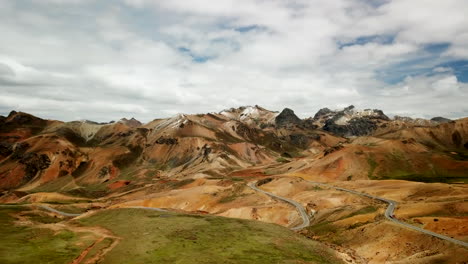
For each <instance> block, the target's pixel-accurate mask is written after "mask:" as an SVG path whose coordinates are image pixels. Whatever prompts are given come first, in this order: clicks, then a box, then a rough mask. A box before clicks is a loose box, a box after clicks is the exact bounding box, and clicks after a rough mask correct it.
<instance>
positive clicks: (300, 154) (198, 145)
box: [0, 106, 468, 263]
mask: <svg viewBox="0 0 468 264" xmlns="http://www.w3.org/2000/svg"><path fill="white" fill-rule="evenodd" d="M307 180H312V181H314V182H325V183H326V182H329V183H330V184H331V185H328V187H325V186H322V185H317V184H316V183H313V182H310V181H307ZM255 182H257V185H258V188H260V189H262V190H263V191H267V192H271V193H272V194H274V195H276V196H274V197H276V198H273V197H272V196H271V195H266V194H265V193H262V192H260V191H257V190H255V189H253V188H251V186H252V184H253V183H255ZM467 182H468V118H462V119H458V120H450V121H448V120H445V119H443V118H434V119H432V120H426V119H418V118H416V119H413V118H408V117H398V116H396V117H394V118H389V117H388V116H387V115H385V114H384V113H383V111H381V110H378V109H365V110H359V109H356V108H355V107H353V106H349V107H346V108H344V109H342V110H330V109H328V108H323V109H321V110H319V111H318V112H317V113H316V114H315V115H314V116H313V117H308V118H305V119H301V118H299V117H298V116H297V115H296V114H295V113H294V111H293V110H292V109H289V108H285V109H283V110H282V111H281V112H276V111H270V110H267V109H265V108H262V107H260V106H243V107H238V108H230V109H226V110H223V111H221V112H219V113H206V114H193V115H190V114H178V115H175V116H173V117H170V118H162V119H154V120H152V121H150V122H148V123H141V122H139V121H138V120H136V119H134V118H132V119H130V120H129V119H126V118H123V119H121V120H119V121H117V122H109V123H97V122H92V121H87V120H82V121H72V122H61V121H56V120H46V119H42V118H40V117H36V116H33V115H30V114H27V113H22V112H15V111H12V112H11V113H10V114H9V115H8V116H6V117H1V116H0V203H9V204H14V203H18V204H21V206H18V207H14V208H13V207H11V208H10V207H8V206H7V207H1V206H0V210H2V213H3V215H5V216H8V217H9V216H10V215H11V217H10V218H11V219H10V218H8V219H10V220H11V221H10V220H8V221H7V222H8V224H7V225H5V226H8V227H11V226H18V229H15V230H19V227H20V225H19V224H25V223H26V224H28V225H29V226H30V227H31V228H36V227H41V228H44V227H46V226H47V227H50V228H64V226H66V225H68V224H70V225H69V227H70V230H76V225H77V224H81V225H83V223H85V224H89V225H91V226H93V227H92V228H90V229H86V227H84V226H81V227H79V228H80V229H79V230H85V229H86V230H89V231H90V233H91V234H94V235H102V234H111V232H109V231H105V232H103V231H99V232H96V230H101V229H102V226H104V227H106V228H107V229H111V230H112V231H113V232H114V231H115V232H116V236H119V237H121V238H123V239H121V238H119V239H116V238H115V236H108V237H107V240H109V239H111V240H112V241H114V242H112V245H114V246H115V245H117V247H118V245H124V244H125V243H130V244H135V241H136V240H132V239H135V238H134V237H137V238H138V239H140V240H138V241H139V242H141V241H143V240H141V237H145V238H146V234H148V232H147V226H148V225H149V224H150V223H151V224H152V225H155V226H159V225H160V224H163V223H164V224H165V225H167V226H168V227H171V228H174V230H172V229H171V231H170V232H169V231H167V234H168V236H167V237H163V238H164V240H166V238H169V239H170V240H171V241H173V242H174V243H180V246H181V247H183V248H184V247H186V246H187V245H188V244H187V243H186V242H187V241H188V242H190V244H192V243H193V244H197V243H195V242H198V241H201V240H200V239H201V237H200V236H201V234H205V235H204V237H205V236H206V237H208V238H210V239H211V238H212V237H214V236H215V237H216V235H217V234H219V233H226V232H228V233H229V232H232V230H233V229H232V228H234V227H235V228H237V229H236V230H243V231H245V232H246V233H248V234H250V235H251V236H252V237H253V238H252V239H256V238H257V237H258V236H259V235H260V234H262V236H264V237H265V236H266V234H269V239H271V241H273V240H274V238H275V237H277V235H280V236H281V237H282V238H292V237H294V239H306V238H307V239H306V240H304V241H308V242H311V241H310V240H316V241H314V242H317V243H319V242H320V243H319V244H317V245H320V247H321V248H325V247H330V249H332V251H333V252H335V253H336V252H339V253H336V254H335V253H333V254H332V255H333V256H341V257H340V258H343V259H344V260H346V261H347V262H348V260H356V261H355V262H351V263H366V262H367V261H368V260H369V261H373V262H375V263H381V262H382V261H385V260H386V259H390V258H391V259H395V260H398V261H400V262H402V263H413V260H414V258H417V259H419V260H421V261H420V262H417V263H431V262H437V261H438V260H440V259H444V260H447V259H448V260H449V261H448V262H453V263H456V262H459V261H460V259H462V257H459V256H462V255H463V252H462V251H460V248H457V247H456V246H453V247H452V245H450V247H449V245H446V244H444V243H450V242H447V241H442V240H440V241H439V240H437V241H435V240H434V238H433V237H430V236H427V235H424V234H420V233H418V232H415V231H412V230H409V229H408V230H407V229H406V228H401V227H398V226H395V225H394V224H393V223H392V224H389V222H388V221H387V220H386V219H387V218H385V217H384V211H385V208H384V205H383V204H381V202H379V201H378V200H375V199H369V198H368V196H366V197H361V196H362V195H356V194H355V193H346V192H343V191H340V190H336V189H334V188H332V187H330V186H335V187H342V188H348V189H351V190H358V191H359V192H362V193H365V194H366V195H368V194H371V195H375V196H379V197H383V198H385V199H392V200H395V201H397V202H398V208H397V210H396V211H395V216H393V217H396V218H397V219H398V220H400V221H405V222H407V223H410V224H417V225H418V226H423V227H424V228H425V229H428V230H432V231H433V232H437V233H440V234H444V235H446V236H450V237H454V238H456V239H458V240H466V238H467V237H466V232H465V231H464V229H463V227H464V226H466V220H465V218H466V217H465V218H463V217H464V216H465V215H466V206H464V201H466V199H467V197H468V194H467V192H466V183H467ZM249 186H250V187H249ZM278 197H284V198H283V199H279V198H278ZM287 201H295V203H293V205H294V206H292V205H291V202H287ZM38 204H42V205H41V206H43V205H47V206H48V207H53V208H54V209H59V210H64V211H65V212H80V213H81V212H86V213H84V214H83V215H82V216H80V217H77V218H74V219H73V220H69V218H70V217H69V216H64V215H61V214H57V213H56V212H46V211H45V210H46V209H44V207H38V206H37V205H38ZM15 206H16V205H15ZM129 207H132V208H129ZM141 207H150V209H154V208H162V209H164V210H168V211H169V212H167V211H162V212H155V211H157V210H160V209H154V210H141V209H138V208H141ZM296 207H297V208H301V207H303V208H304V209H303V210H304V211H305V212H306V214H307V215H308V216H310V217H308V218H309V220H310V226H307V227H305V228H303V229H302V230H300V231H298V234H294V233H293V232H292V231H290V230H287V229H286V228H282V227H280V226H274V225H267V224H264V223H260V222H258V221H262V222H268V223H275V224H277V225H281V226H285V227H289V228H295V227H297V226H299V225H301V224H302V223H303V219H304V217H303V215H302V214H299V213H298V211H297V210H296V209H297V208H296ZM15 208H16V209H15ZM146 209H148V208H146ZM21 210H28V211H24V212H20V211H21ZM170 211H174V212H170ZM175 212H177V215H176V214H175ZM209 215H215V216H217V217H213V216H209ZM110 216H111V217H110ZM129 216H131V218H132V223H133V222H139V223H140V222H141V223H145V224H144V225H143V224H142V225H141V230H139V233H135V232H134V230H133V229H131V230H130V229H128V217H129ZM219 216H221V217H228V218H235V219H222V218H219ZM238 218H243V219H250V220H257V221H255V222H253V221H252V222H239V220H238ZM2 219H3V218H2ZM2 219H0V220H2ZM5 219H7V218H5ZM5 219H3V220H2V221H6V220H5ZM15 219H16V220H15ZM25 219H29V220H28V221H25ZM17 220H18V221H17ZM15 221H17V222H18V223H19V224H18V225H16V224H13V222H15ZM41 221H42V222H41ZM77 221H78V222H77ZM155 221H157V222H155ZM174 221H176V222H174ZM193 221H197V223H205V224H204V225H203V226H204V227H203V230H200V229H199V225H197V227H196V230H192V231H190V232H188V231H187V230H189V229H187V230H186V229H180V228H181V227H182V226H186V227H187V228H188V227H189V226H193ZM55 222H59V223H57V224H53V223H55ZM44 223H47V225H42V224H44ZM51 223H52V224H51ZM98 226H99V227H98ZM260 226H262V228H265V229H258V228H259V227H260ZM231 227H232V228H231ZM253 227H255V228H253ZM272 227H275V228H279V229H275V230H277V231H274V232H275V233H274V234H273V233H270V232H271V231H272V230H273V229H272ZM21 228H22V229H21V230H23V231H22V232H26V231H25V230H29V229H24V228H23V227H21ZM114 228H116V229H115V230H114ZM246 228H248V229H246ZM254 229H255V232H254V233H252V230H254ZM54 230H55V229H54ZM67 230H68V229H67ZM181 230H182V231H181ZM184 230H185V231H184ZM261 230H264V232H260V231H261ZM267 230H268V232H267ZM280 230H282V231H281V232H280ZM129 231H131V232H129ZM140 231H141V232H140ZM67 232H68V231H67ZM80 232H81V231H80ZM236 232H237V231H236ZM44 234H46V233H44ZM51 234H55V231H54V232H53V233H51ZM76 234H79V233H76ZM80 234H81V233H80ZM51 236H52V235H51ZM8 237H9V239H12V241H15V239H17V238H15V237H16V236H12V235H10V236H8ZM54 237H59V236H58V235H57V236H54ZM158 237H160V235H159V233H158ZM243 238H244V237H242V239H243ZM7 239H8V238H7ZM101 239H103V238H101ZM242 239H241V240H239V239H238V238H236V237H235V236H234V237H233V240H232V241H233V242H232V243H235V241H237V242H239V241H243V240H242ZM262 239H263V238H262ZM402 239H403V242H401V241H402ZM107 240H106V239H104V240H102V242H99V241H101V240H96V241H97V242H96V245H97V246H96V247H93V246H91V247H93V248H94V249H93V250H92V251H89V250H88V251H89V252H94V253H90V254H95V256H98V257H99V256H101V257H102V256H104V255H106V254H110V255H106V256H112V254H116V253H118V252H120V253H122V252H127V250H124V251H113V250H112V247H113V246H112V245H111V244H109V243H110V242H109V241H107ZM105 241H107V242H105ZM145 241H146V240H145ZM149 241H150V240H149ZM161 241H162V240H161ZM262 241H263V240H262ZM265 241H270V240H265ZM9 242H10V241H8V240H7V241H6V242H5V243H9ZM321 242H324V244H322V243H321ZM101 243H102V244H101ZM120 243H122V244H120ZM171 243H172V242H171ZM229 243H231V242H229ZM265 243H266V244H267V245H270V246H271V245H273V244H271V243H270V242H268V243H267V242H265ZM287 243H289V242H287ZM73 244H76V243H75V242H73ZM241 244H242V245H243V246H242V248H244V246H245V243H241ZM401 244H402V245H403V247H405V250H404V251H402V250H401V248H399V245H401ZM54 245H55V244H54ZM83 245H84V247H86V245H87V244H86V243H84V244H83ZM206 245H207V244H206V242H204V244H203V248H206ZM249 245H250V244H249ZM255 245H256V244H255ZM406 245H414V246H413V247H411V248H408V247H407V246H406ZM101 247H103V248H106V249H108V250H107V251H105V250H102V251H101V250H99V248H101ZM117 247H115V248H117ZM146 247H147V249H148V250H147V252H153V251H152V250H154V245H153V244H152V242H151V243H148V245H146ZM213 247H215V246H212V247H211V248H213ZM255 247H256V246H255ZM389 247H390V248H392V250H387V248H389ZM211 248H210V249H211ZM273 248H278V247H277V245H274V247H273V246H271V247H270V248H269V249H268V251H267V252H268V253H270V252H271V249H273ZM447 248H449V249H447ZM428 250H430V252H443V253H434V254H433V253H431V254H426V252H427V251H428ZM88 251H87V250H84V251H83V252H84V253H82V254H87V253H86V252H88ZM308 251H309V247H305V248H304V252H308ZM458 251H460V252H462V253H461V254H455V253H454V252H458ZM60 252H61V251H60ZM105 252H107V253H106V254H104V253H105ZM112 252H113V253H112ZM196 252H198V250H197V251H196ZM282 252H286V251H285V249H283V250H282ZM375 252H383V253H382V254H379V255H377V254H375ZM122 254H123V253H122ZM125 254H126V253H125ZM301 254H302V253H301ZM382 255H383V257H382ZM75 257H76V256H75ZM111 262H112V261H111Z"/></svg>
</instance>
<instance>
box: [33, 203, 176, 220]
mask: <svg viewBox="0 0 468 264" xmlns="http://www.w3.org/2000/svg"><path fill="white" fill-rule="evenodd" d="M38 207H40V208H42V209H45V210H48V211H51V212H54V213H57V214H59V215H63V216H69V217H76V216H80V215H82V214H71V213H67V212H63V211H59V210H57V209H54V208H51V207H49V206H47V205H43V204H40V205H38ZM124 208H135V209H145V210H151V211H158V212H168V211H167V210H165V209H161V208H156V207H145V206H131V207H124Z"/></svg>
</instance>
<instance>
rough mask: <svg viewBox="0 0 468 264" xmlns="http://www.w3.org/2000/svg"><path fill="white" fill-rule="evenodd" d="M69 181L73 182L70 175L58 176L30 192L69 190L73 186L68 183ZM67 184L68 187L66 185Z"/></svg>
mask: <svg viewBox="0 0 468 264" xmlns="http://www.w3.org/2000/svg"><path fill="white" fill-rule="evenodd" d="M70 182H73V177H72V176H71V175H66V176H63V177H60V178H58V179H56V180H53V181H49V182H46V183H44V184H42V185H40V186H38V187H37V188H34V189H33V190H32V191H31V192H59V191H69V190H71V189H72V188H73V187H74V186H73V187H72V185H70ZM67 186H68V187H67Z"/></svg>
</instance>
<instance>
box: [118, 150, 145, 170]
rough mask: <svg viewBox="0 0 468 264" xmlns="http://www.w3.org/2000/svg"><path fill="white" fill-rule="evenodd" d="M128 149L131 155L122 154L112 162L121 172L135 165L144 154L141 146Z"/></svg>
mask: <svg viewBox="0 0 468 264" xmlns="http://www.w3.org/2000/svg"><path fill="white" fill-rule="evenodd" d="M127 148H128V149H129V150H130V152H129V153H125V154H121V155H119V156H117V157H116V158H115V159H114V160H113V161H112V164H113V165H114V166H116V167H117V168H119V169H121V170H122V169H124V168H126V167H128V166H129V165H131V164H134V163H135V162H136V161H137V159H138V158H139V157H140V155H141V153H142V152H143V149H142V148H141V147H140V146H127Z"/></svg>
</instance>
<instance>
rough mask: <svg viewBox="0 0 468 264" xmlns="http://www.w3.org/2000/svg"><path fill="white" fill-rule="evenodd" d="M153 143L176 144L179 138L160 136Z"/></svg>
mask: <svg viewBox="0 0 468 264" xmlns="http://www.w3.org/2000/svg"><path fill="white" fill-rule="evenodd" d="M155 143H156V144H160V145H176V144H177V143H179V140H178V139H177V138H165V137H160V138H158V139H157V140H156V142H155Z"/></svg>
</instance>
